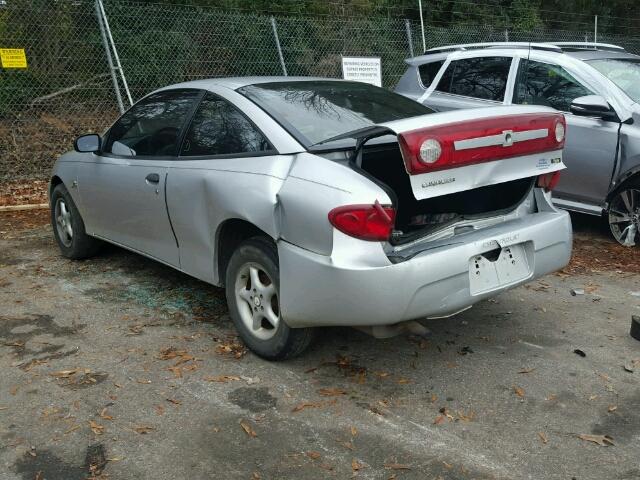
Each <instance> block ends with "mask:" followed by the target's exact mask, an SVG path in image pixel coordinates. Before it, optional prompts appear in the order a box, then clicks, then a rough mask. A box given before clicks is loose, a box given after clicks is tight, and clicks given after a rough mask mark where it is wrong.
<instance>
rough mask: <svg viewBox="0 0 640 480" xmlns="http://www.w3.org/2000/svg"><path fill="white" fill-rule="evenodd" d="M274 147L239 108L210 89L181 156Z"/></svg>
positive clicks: (270, 148)
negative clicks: (210, 91)
mask: <svg viewBox="0 0 640 480" xmlns="http://www.w3.org/2000/svg"><path fill="white" fill-rule="evenodd" d="M268 150H272V147H271V145H269V142H268V141H267V139H266V138H264V136H263V135H262V133H260V132H259V131H258V129H256V128H255V127H254V126H253V124H252V123H251V122H250V121H249V120H248V119H247V117H245V116H244V115H243V114H242V113H241V112H240V111H239V110H238V109H237V108H235V107H234V106H233V105H231V104H230V103H229V102H227V101H226V100H223V99H222V98H220V97H218V96H217V95H214V94H212V93H208V94H207V95H206V96H205V97H204V99H203V100H202V102H201V103H200V106H199V107H198V110H197V111H196V114H195V116H194V117H193V121H192V122H191V126H190V127H189V130H188V131H187V135H186V137H185V139H184V142H183V143H182V150H181V151H180V155H181V156H195V155H229V154H237V153H256V152H264V151H268Z"/></svg>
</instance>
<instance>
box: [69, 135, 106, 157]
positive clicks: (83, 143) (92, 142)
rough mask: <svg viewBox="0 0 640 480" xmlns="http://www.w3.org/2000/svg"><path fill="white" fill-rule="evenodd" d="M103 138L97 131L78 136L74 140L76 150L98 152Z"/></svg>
mask: <svg viewBox="0 0 640 480" xmlns="http://www.w3.org/2000/svg"><path fill="white" fill-rule="evenodd" d="M101 143H102V139H101V138H100V135H98V134H97V133H89V134H88V135H82V136H80V137H78V138H76V141H75V142H73V148H75V150H76V152H81V153H96V152H99V151H100V146H101Z"/></svg>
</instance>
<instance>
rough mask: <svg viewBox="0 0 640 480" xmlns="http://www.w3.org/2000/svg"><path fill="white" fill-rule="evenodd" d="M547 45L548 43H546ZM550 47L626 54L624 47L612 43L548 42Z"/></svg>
mask: <svg viewBox="0 0 640 480" xmlns="http://www.w3.org/2000/svg"><path fill="white" fill-rule="evenodd" d="M545 43H546V42H545ZM548 43H549V45H555V46H557V47H560V48H561V49H562V50H570V49H579V50H614V51H621V52H624V51H625V49H624V47H621V46H619V45H612V44H610V43H594V42H548Z"/></svg>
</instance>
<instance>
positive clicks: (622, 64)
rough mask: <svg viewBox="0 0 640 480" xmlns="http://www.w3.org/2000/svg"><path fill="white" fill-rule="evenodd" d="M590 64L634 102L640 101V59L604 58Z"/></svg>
mask: <svg viewBox="0 0 640 480" xmlns="http://www.w3.org/2000/svg"><path fill="white" fill-rule="evenodd" d="M589 65H591V66H592V67H594V68H595V69H596V70H598V71H599V72H600V73H602V74H603V75H604V76H605V77H607V78H608V79H609V80H611V81H612V82H613V83H615V84H616V85H617V86H618V87H620V89H621V90H622V91H623V92H624V93H626V94H627V95H628V96H629V97H630V98H631V99H632V100H633V101H634V102H640V60H631V59H614V58H603V59H600V60H591V61H589Z"/></svg>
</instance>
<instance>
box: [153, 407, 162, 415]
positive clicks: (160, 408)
mask: <svg viewBox="0 0 640 480" xmlns="http://www.w3.org/2000/svg"><path fill="white" fill-rule="evenodd" d="M153 408H154V409H155V411H156V415H164V407H163V406H162V405H155V406H154V407H153Z"/></svg>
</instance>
